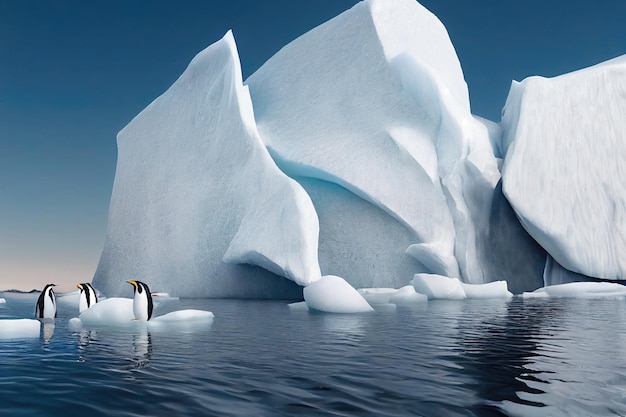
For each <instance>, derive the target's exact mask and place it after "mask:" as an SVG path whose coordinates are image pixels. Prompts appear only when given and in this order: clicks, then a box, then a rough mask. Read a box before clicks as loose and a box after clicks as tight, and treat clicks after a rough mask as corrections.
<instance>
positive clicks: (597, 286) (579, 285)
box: [522, 282, 626, 298]
mask: <svg viewBox="0 0 626 417" xmlns="http://www.w3.org/2000/svg"><path fill="white" fill-rule="evenodd" d="M548 297H561V298H565V297H567V298H624V297H626V286H624V285H621V284H618V283H615V282H570V283H568V284H559V285H549V286H547V287H542V288H539V289H537V290H535V291H533V292H525V293H523V294H522V298H548Z"/></svg>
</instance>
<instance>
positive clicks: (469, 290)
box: [461, 281, 513, 299]
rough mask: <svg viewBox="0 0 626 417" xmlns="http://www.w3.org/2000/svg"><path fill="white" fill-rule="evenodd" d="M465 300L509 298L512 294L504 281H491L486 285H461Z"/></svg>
mask: <svg viewBox="0 0 626 417" xmlns="http://www.w3.org/2000/svg"><path fill="white" fill-rule="evenodd" d="M461 287H463V291H465V295H466V296H467V298H477V299H486V298H511V297H513V293H511V292H510V291H509V288H508V285H507V283H506V281H493V282H488V283H487V284H465V283H463V282H462V283H461Z"/></svg>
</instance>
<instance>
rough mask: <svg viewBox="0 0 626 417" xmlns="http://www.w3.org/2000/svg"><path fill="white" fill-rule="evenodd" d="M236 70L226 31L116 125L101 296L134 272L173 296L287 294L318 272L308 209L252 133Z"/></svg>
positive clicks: (314, 225) (98, 281)
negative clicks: (126, 120)
mask: <svg viewBox="0 0 626 417" xmlns="http://www.w3.org/2000/svg"><path fill="white" fill-rule="evenodd" d="M241 77H242V76H241V68H240V63H239V57H238V55H237V50H236V46H235V41H234V38H233V35H232V33H231V32H228V33H227V34H226V35H225V36H224V38H223V39H221V40H220V41H218V42H216V43H214V44H213V45H211V46H209V47H208V48H206V49H205V50H204V51H202V52H200V53H199V54H198V55H197V56H196V57H195V58H194V59H193V60H192V62H191V63H190V64H189V66H188V68H187V69H186V70H185V72H184V73H183V74H182V75H181V76H180V78H179V79H178V80H177V81H176V82H175V83H174V84H173V85H172V86H171V87H170V88H169V89H168V90H167V91H166V92H165V93H163V94H162V95H161V96H160V97H158V98H157V99H156V100H154V102H152V103H151V104H150V105H149V106H148V107H147V108H146V109H144V110H143V111H142V112H141V113H140V114H139V115H138V116H136V117H135V118H134V119H133V120H132V121H131V122H130V123H129V124H128V125H127V126H126V127H125V128H124V129H123V130H122V131H121V132H120V133H119V135H118V151H119V156H118V164H117V171H116V175H115V182H114V186H113V193H112V197H111V205H110V212H109V224H108V229H107V236H106V241H105V245H104V249H103V253H102V256H101V259H100V263H99V265H98V269H97V271H96V274H95V277H94V280H93V284H94V286H96V287H97V288H99V289H100V290H101V291H102V292H104V293H105V294H107V295H109V296H110V295H121V294H124V293H125V291H126V287H127V285H126V283H125V281H126V280H128V279H141V280H143V281H145V282H148V283H149V285H150V286H151V287H153V288H159V290H160V291H163V292H168V293H170V294H172V295H173V296H177V297H272V298H281V297H294V296H298V295H299V294H301V290H300V289H299V286H298V285H296V284H300V285H306V284H309V283H311V282H313V281H315V280H316V279H319V278H320V277H321V274H320V270H319V264H318V260H317V240H318V220H317V215H316V212H315V209H314V207H313V204H312V203H311V200H310V198H309V196H308V195H307V193H306V192H305V191H304V190H303V189H302V187H301V186H300V185H298V183H297V182H296V181H294V180H293V179H291V178H289V177H287V176H286V175H285V174H283V173H282V172H281V171H280V170H279V169H278V168H277V167H276V165H275V164H274V162H273V160H272V158H271V157H270V155H269V154H268V152H267V150H266V148H265V146H264V145H263V143H262V142H261V140H260V138H259V135H258V132H257V129H256V125H255V120H254V114H253V108H252V103H251V101H250V96H249V94H248V88H247V87H246V86H244V85H243V83H242V78H241ZM253 265H255V266H257V267H253ZM258 267H261V268H258ZM270 271H271V272H270ZM285 278H287V279H285ZM294 283H296V284H294Z"/></svg>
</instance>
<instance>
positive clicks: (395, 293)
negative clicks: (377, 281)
mask: <svg viewBox="0 0 626 417" xmlns="http://www.w3.org/2000/svg"><path fill="white" fill-rule="evenodd" d="M357 291H358V292H359V294H361V295H362V296H363V298H365V300H366V301H367V302H368V303H369V304H370V305H375V306H376V307H377V308H378V306H380V305H385V304H390V303H391V304H397V305H408V304H416V303H423V302H424V301H428V297H426V296H425V295H424V294H419V293H417V292H415V288H414V287H413V286H412V285H406V286H404V287H402V288H400V289H396V288H359V289H358V290H357Z"/></svg>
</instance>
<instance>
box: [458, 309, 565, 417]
mask: <svg viewBox="0 0 626 417" xmlns="http://www.w3.org/2000/svg"><path fill="white" fill-rule="evenodd" d="M497 307H499V308H492V309H490V310H491V313H490V314H489V315H488V316H487V317H484V316H478V320H476V323H475V324H474V325H472V326H464V327H463V328H462V329H461V332H460V344H461V349H462V352H463V355H461V356H459V364H460V365H462V367H463V369H464V370H465V372H467V373H469V374H470V375H473V377H474V379H475V383H474V384H472V388H473V389H474V390H475V391H476V394H477V397H478V401H477V403H476V404H473V405H472V409H473V410H474V411H475V412H476V413H477V414H478V415H494V416H495V415H506V414H505V413H503V412H502V411H501V404H502V402H504V401H513V402H516V403H518V404H524V405H528V406H532V407H542V406H543V405H544V404H542V403H541V402H535V401H529V400H525V399H523V398H520V396H519V395H518V393H520V392H532V393H541V392H542V391H541V390H538V389H535V388H531V387H530V386H529V382H530V381H540V379H539V378H540V376H539V375H538V372H535V371H533V370H531V369H529V364H531V363H532V362H533V360H534V358H535V357H536V356H538V355H539V354H540V353H538V344H539V343H540V340H541V338H542V337H543V332H544V331H545V330H546V329H547V328H550V326H551V323H553V322H555V321H558V319H559V313H560V308H559V306H558V305H557V306H554V305H551V304H549V303H545V302H541V303H532V302H530V303H528V302H526V303H524V302H508V303H503V304H501V305H500V306H497Z"/></svg>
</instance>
